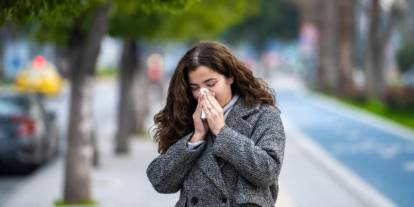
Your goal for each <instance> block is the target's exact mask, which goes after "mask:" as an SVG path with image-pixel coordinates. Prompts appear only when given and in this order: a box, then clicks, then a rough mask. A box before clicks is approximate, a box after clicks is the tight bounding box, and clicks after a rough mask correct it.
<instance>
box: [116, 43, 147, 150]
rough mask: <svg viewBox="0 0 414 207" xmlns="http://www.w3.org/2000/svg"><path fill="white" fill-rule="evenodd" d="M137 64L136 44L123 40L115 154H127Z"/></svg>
mask: <svg viewBox="0 0 414 207" xmlns="http://www.w3.org/2000/svg"><path fill="white" fill-rule="evenodd" d="M137 62H138V61H137V44H136V43H135V42H134V41H132V40H124V45H123V50H122V56H121V71H120V76H119V84H120V87H119V89H120V93H119V94H120V97H119V106H118V131H117V133H116V138H115V142H116V145H115V152H116V153H117V154H126V153H128V152H129V145H128V140H129V137H130V132H131V128H132V123H131V117H133V116H134V114H133V113H131V112H132V108H133V99H134V96H135V95H136V94H133V89H134V82H135V81H134V79H135V77H136V75H137V74H136V73H137V71H138V69H137V68H138V67H137ZM140 98H143V97H140Z"/></svg>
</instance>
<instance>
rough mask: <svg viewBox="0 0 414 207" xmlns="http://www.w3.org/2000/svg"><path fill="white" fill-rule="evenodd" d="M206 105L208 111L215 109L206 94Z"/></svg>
mask: <svg viewBox="0 0 414 207" xmlns="http://www.w3.org/2000/svg"><path fill="white" fill-rule="evenodd" d="M204 105H205V106H206V108H207V110H208V111H210V112H211V111H212V110H214V108H213V105H212V104H211V103H210V100H209V99H208V97H207V96H206V98H205V100H204Z"/></svg>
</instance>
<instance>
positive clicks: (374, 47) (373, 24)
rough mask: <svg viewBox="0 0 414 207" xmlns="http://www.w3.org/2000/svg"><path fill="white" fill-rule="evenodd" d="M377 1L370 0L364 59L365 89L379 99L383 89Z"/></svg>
mask: <svg viewBox="0 0 414 207" xmlns="http://www.w3.org/2000/svg"><path fill="white" fill-rule="evenodd" d="M380 18H381V16H380V5H379V0H372V1H371V5H370V10H369V26H368V27H369V28H368V45H367V49H368V50H367V59H366V64H367V67H366V75H365V76H366V88H367V92H368V94H369V96H371V97H379V96H380V95H381V92H382V90H383V87H384V83H385V80H384V67H383V64H382V60H383V47H384V43H383V42H379V34H378V33H379V32H380V28H379V27H380Z"/></svg>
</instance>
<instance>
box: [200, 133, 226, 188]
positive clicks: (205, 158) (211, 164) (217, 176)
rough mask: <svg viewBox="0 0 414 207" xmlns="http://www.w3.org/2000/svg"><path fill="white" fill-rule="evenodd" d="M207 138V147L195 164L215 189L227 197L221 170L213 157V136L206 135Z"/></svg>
mask: <svg viewBox="0 0 414 207" xmlns="http://www.w3.org/2000/svg"><path fill="white" fill-rule="evenodd" d="M208 136H209V137H208V140H207V147H206V149H205V151H204V153H203V155H202V156H201V157H200V158H199V160H198V162H197V163H198V166H199V167H200V168H201V170H202V171H203V172H204V174H205V175H206V176H207V177H208V178H209V179H210V180H211V181H212V182H213V183H214V184H215V185H216V186H217V188H218V189H220V190H221V191H222V192H223V193H224V194H225V195H227V194H228V193H227V191H226V187H225V183H224V179H223V176H222V173H221V169H220V167H219V165H218V163H217V161H216V159H215V157H214V156H213V135H211V134H210V133H208Z"/></svg>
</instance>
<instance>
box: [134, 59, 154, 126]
mask: <svg viewBox="0 0 414 207" xmlns="http://www.w3.org/2000/svg"><path fill="white" fill-rule="evenodd" d="M138 57H139V56H138ZM138 65H139V64H138ZM138 67H139V71H138V72H137V76H135V84H134V87H133V92H132V94H134V96H133V105H132V113H131V114H133V115H132V116H130V119H131V124H132V126H131V133H135V134H143V133H145V132H146V129H145V118H146V117H147V116H148V114H149V94H148V91H149V90H148V89H149V88H148V86H149V82H148V79H147V76H146V73H145V72H146V71H145V70H143V68H142V66H138ZM142 97H147V98H142Z"/></svg>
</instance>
